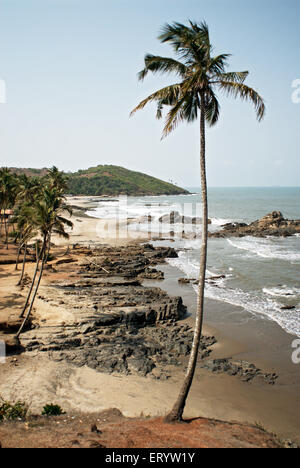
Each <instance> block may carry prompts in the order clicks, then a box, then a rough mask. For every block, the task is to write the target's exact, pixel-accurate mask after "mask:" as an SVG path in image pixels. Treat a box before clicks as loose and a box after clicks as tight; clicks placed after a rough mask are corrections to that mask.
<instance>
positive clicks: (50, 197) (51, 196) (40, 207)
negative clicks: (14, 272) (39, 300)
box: [16, 186, 73, 338]
mask: <svg viewBox="0 0 300 468" xmlns="http://www.w3.org/2000/svg"><path fill="white" fill-rule="evenodd" d="M66 209H67V210H69V208H68V207H67V206H66V204H65V199H64V197H63V196H62V194H61V192H60V191H59V190H57V189H56V188H51V189H50V188H48V187H47V186H46V187H45V188H44V189H43V191H42V194H41V196H40V197H39V198H37V199H36V200H35V203H34V204H33V206H32V208H31V216H30V219H31V220H32V224H33V226H35V228H36V229H37V230H38V231H39V233H40V236H41V238H42V247H41V250H40V252H39V255H38V256H37V261H36V268H35V272H34V275H33V278H32V282H31V287H30V289H29V293H28V295H27V298H26V302H25V305H24V307H23V310H22V313H21V315H20V317H21V318H22V317H23V316H24V314H25V311H26V309H27V306H28V304H29V301H30V299H31V302H30V305H29V308H28V312H27V314H26V316H25V318H24V320H23V323H22V325H21V327H20V329H19V331H18V333H17V335H16V337H17V338H18V337H19V336H20V334H21V333H22V331H23V329H24V326H25V324H26V322H27V320H28V318H29V316H30V314H31V312H32V308H33V305H34V301H35V299H36V295H37V292H38V289H39V286H40V282H41V279H42V276H43V272H44V266H45V261H46V257H47V247H48V245H49V243H50V239H51V235H52V234H53V233H54V234H57V235H59V236H61V237H64V238H65V239H68V238H69V234H68V233H67V232H66V231H65V226H68V227H70V228H72V227H73V223H72V222H71V221H70V220H69V219H66V218H64V217H63V214H64V212H65V210H66ZM69 212H70V211H69ZM39 269H40V273H39V276H38V280H37V283H36V285H35V289H34V292H33V288H34V284H35V280H36V276H37V273H38V270H39ZM32 292H33V296H32V298H31V294H32Z"/></svg>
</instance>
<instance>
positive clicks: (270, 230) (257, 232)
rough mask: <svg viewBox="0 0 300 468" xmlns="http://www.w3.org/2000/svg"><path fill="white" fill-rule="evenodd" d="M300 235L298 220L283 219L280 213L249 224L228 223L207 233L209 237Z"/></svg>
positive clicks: (273, 213) (299, 221) (274, 212)
mask: <svg viewBox="0 0 300 468" xmlns="http://www.w3.org/2000/svg"><path fill="white" fill-rule="evenodd" d="M297 233H300V220H288V219H285V218H284V217H283V215H282V213H281V212H280V211H273V212H272V213H269V214H267V215H266V216H264V217H263V218H261V219H259V220H258V221H254V222H253V223H251V224H249V225H248V224H245V223H228V224H225V225H223V226H222V230H221V231H218V232H211V233H209V236H210V237H217V238H218V237H219V238H220V237H244V236H255V237H266V236H277V237H289V236H293V235H294V234H297Z"/></svg>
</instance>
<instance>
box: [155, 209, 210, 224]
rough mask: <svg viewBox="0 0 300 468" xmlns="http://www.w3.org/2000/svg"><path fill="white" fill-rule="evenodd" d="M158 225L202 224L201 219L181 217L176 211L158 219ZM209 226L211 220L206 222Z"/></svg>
mask: <svg viewBox="0 0 300 468" xmlns="http://www.w3.org/2000/svg"><path fill="white" fill-rule="evenodd" d="M159 222H160V223H166V224H202V219H201V218H196V217H191V216H182V215H181V214H180V213H179V212H178V211H172V212H171V213H170V214H165V215H163V216H161V217H160V218H159ZM208 223H209V224H211V220H210V219H209V220H208Z"/></svg>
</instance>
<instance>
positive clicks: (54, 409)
mask: <svg viewBox="0 0 300 468" xmlns="http://www.w3.org/2000/svg"><path fill="white" fill-rule="evenodd" d="M61 414H65V413H64V412H63V410H62V408H61V407H60V406H59V405H53V404H52V403H51V404H50V405H45V406H44V408H43V412H42V415H43V416H60V415H61Z"/></svg>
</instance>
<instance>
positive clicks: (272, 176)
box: [0, 0, 300, 187]
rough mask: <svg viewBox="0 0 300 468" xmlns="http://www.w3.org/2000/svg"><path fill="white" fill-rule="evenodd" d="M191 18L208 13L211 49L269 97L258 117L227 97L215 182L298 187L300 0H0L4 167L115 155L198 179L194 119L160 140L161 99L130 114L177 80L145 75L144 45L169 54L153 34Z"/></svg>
mask: <svg viewBox="0 0 300 468" xmlns="http://www.w3.org/2000/svg"><path fill="white" fill-rule="evenodd" d="M189 19H192V20H193V21H197V22H200V21H203V20H205V21H206V22H207V23H208V25H209V28H210V35H211V41H212V43H213V44H214V47H215V53H216V54H218V53H231V54H232V57H231V59H230V69H231V70H234V71H244V70H249V72H250V75H249V77H248V79H247V84H248V85H249V86H251V87H253V88H255V89H256V90H257V91H258V92H259V93H260V94H261V95H262V96H263V97H264V99H265V101H266V106H267V113H266V117H265V119H264V121H263V122H262V123H258V122H257V120H256V116H255V112H254V109H253V107H252V105H251V104H250V103H245V102H239V101H235V100H233V99H230V98H227V97H225V96H223V95H220V96H219V98H220V103H221V117H220V120H219V123H218V125H217V126H216V127H214V128H213V129H208V130H207V177H208V185H209V186H278V185H280V186H299V182H300V177H299V175H300V157H299V146H298V145H299V135H300V132H299V130H300V129H299V123H300V60H299V56H300V2H299V0H263V1H261V0H259V1H258V0H251V2H249V1H248V0H209V1H207V0H206V1H204V0H185V1H184V2H183V1H182V0H181V1H178V0H151V1H145V0H109V1H108V0H106V1H104V0H0V101H1V83H2V85H3V83H5V86H6V103H5V104H4V103H0V166H9V167H37V168H39V167H50V166H52V165H56V166H58V167H59V168H60V169H62V170H65V171H74V170H78V169H84V168H88V167H91V166H96V165H98V164H116V165H120V166H123V167H126V168H128V169H132V170H136V171H141V172H145V173H147V174H150V175H153V176H155V177H159V178H161V179H164V180H172V181H174V182H176V183H178V184H179V185H180V186H185V187H196V186H199V179H200V170H199V148H200V142H199V125H198V124H197V123H194V124H191V125H187V124H182V125H181V126H180V127H178V128H177V129H176V130H175V131H174V132H173V133H172V134H171V135H170V136H168V137H167V138H166V139H164V140H163V141H161V133H162V127H163V121H161V120H160V121H158V120H156V118H155V107H154V106H152V105H150V106H149V107H148V108H147V109H145V110H143V111H140V112H138V113H137V114H136V115H135V116H134V117H132V118H129V114H130V111H131V110H132V109H133V108H134V107H135V106H136V105H137V104H138V102H139V101H140V100H142V99H143V98H145V97H146V96H148V95H149V94H150V93H152V92H153V91H155V90H157V89H159V88H161V87H163V86H165V85H167V84H171V83H174V82H176V77H173V76H170V75H169V76H166V77H161V76H158V75H156V76H150V75H149V77H147V79H146V80H145V81H144V82H139V81H138V80H137V73H138V71H140V70H141V69H142V68H143V58H144V55H145V54H146V53H153V54H157V55H164V56H172V55H173V52H172V50H171V48H170V46H169V45H166V44H161V43H160V42H159V41H158V40H157V36H158V34H159V32H160V29H161V27H162V26H163V25H164V24H165V23H171V22H173V21H177V22H183V23H186V22H187V21H188V20H189ZM296 80H299V81H298V82H297V81H296ZM293 83H294V86H296V88H292V84H293ZM2 90H3V88H2ZM293 93H294V94H293Z"/></svg>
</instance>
